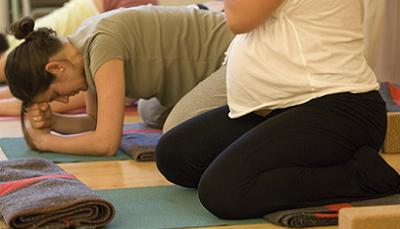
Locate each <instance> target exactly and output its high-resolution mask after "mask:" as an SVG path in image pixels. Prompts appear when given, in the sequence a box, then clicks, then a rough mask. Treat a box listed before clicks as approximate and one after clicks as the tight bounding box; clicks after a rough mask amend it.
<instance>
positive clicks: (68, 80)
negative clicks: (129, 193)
mask: <svg viewBox="0 0 400 229" xmlns="http://www.w3.org/2000/svg"><path fill="white" fill-rule="evenodd" d="M33 28H34V22H33V20H32V19H29V18H25V19H22V20H21V21H19V22H17V23H14V24H13V25H12V26H11V30H12V31H13V32H14V35H15V37H16V38H19V39H23V38H24V39H25V42H23V43H22V44H21V45H20V46H18V47H17V48H15V49H14V50H13V51H12V52H11V53H10V54H9V56H8V58H7V62H6V78H7V81H8V84H9V87H10V90H11V92H12V93H13V95H14V96H15V97H17V98H18V99H20V100H21V101H23V107H24V108H26V110H27V117H28V118H29V121H30V123H31V126H32V128H27V130H26V138H27V139H28V143H29V144H30V145H31V147H33V148H36V149H38V150H46V151H54V152H63V153H69V154H87V155H113V154H115V153H116V151H117V149H118V147H119V144H120V139H121V132H122V124H123V116H124V98H125V96H128V97H131V98H152V97H156V98H157V99H158V100H159V101H160V103H161V104H162V105H164V106H165V107H172V106H174V105H175V103H176V102H177V101H178V100H179V99H180V98H181V97H182V96H183V95H184V94H185V93H187V92H188V91H190V90H191V89H192V88H193V87H195V86H196V85H197V84H198V83H199V82H201V81H202V80H204V79H205V78H207V77H208V76H209V75H210V74H211V73H212V72H214V71H215V70H217V69H218V68H219V67H220V65H221V63H222V61H223V58H224V52H225V50H226V48H227V46H228V45H229V42H230V41H231V39H232V33H230V32H229V31H228V29H227V28H226V26H225V16H224V15H223V14H220V13H213V12H210V11H203V10H195V9H189V8H173V7H172V8H166V7H153V6H143V7H137V8H126V9H122V8H121V9H118V10H115V11H110V12H108V13H104V14H101V15H98V16H95V17H93V18H91V19H89V20H87V21H86V22H84V23H83V24H82V26H81V27H80V28H79V29H78V30H77V32H76V33H75V34H73V35H70V36H68V37H66V38H64V39H63V38H58V37H56V36H55V33H54V32H53V31H52V30H51V29H48V28H39V29H38V30H33ZM86 90H87V91H88V93H86V94H87V100H86V108H87V114H86V115H82V116H65V115H59V114H56V113H53V112H52V111H51V110H50V109H49V106H48V102H50V101H53V100H56V101H60V102H68V98H69V97H70V96H72V95H75V94H77V93H79V92H80V91H86ZM50 131H55V132H58V133H61V134H76V133H82V134H80V135H74V136H68V137H66V136H63V135H61V136H60V135H53V134H52V133H51V132H50Z"/></svg>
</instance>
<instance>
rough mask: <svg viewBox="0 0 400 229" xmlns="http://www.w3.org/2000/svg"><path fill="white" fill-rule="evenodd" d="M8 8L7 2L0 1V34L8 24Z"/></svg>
mask: <svg viewBox="0 0 400 229" xmlns="http://www.w3.org/2000/svg"><path fill="white" fill-rule="evenodd" d="M9 15H10V14H9V6H8V1H5V0H0V32H1V33H4V32H5V28H6V27H7V25H8V23H9Z"/></svg>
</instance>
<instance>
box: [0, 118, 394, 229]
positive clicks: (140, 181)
mask: <svg viewBox="0 0 400 229" xmlns="http://www.w3.org/2000/svg"><path fill="white" fill-rule="evenodd" d="M7 122H8V124H6V123H7ZM9 122H10V121H0V136H2V137H4V136H8V135H10V136H15V135H18V134H16V133H12V132H13V131H15V132H18V131H19V130H17V129H16V130H13V129H4V128H2V127H4V126H7V125H9ZM383 156H384V158H385V159H386V160H387V161H388V162H389V163H390V164H391V165H392V166H393V167H394V168H395V169H396V170H397V171H399V172H400V154H397V155H388V154H385V155H383ZM5 159H6V158H5V156H4V154H3V153H2V152H1V151H0V160H5ZM59 166H60V167H62V168H63V169H64V170H66V171H67V172H68V173H71V174H73V175H75V176H76V177H77V178H78V179H79V180H81V181H82V182H83V183H84V184H86V185H87V186H89V187H90V188H92V189H113V188H127V187H147V186H159V185H170V183H169V182H168V181H167V180H165V179H164V178H163V177H162V176H161V174H160V173H159V172H158V171H157V168H156V165H155V163H154V162H136V161H106V162H85V163H64V164H59ZM0 228H7V227H6V226H5V224H4V223H2V222H0ZM209 228H210V227H209ZM212 228H229V229H231V228H237V229H245V228H246V229H260V228H263V229H278V228H283V227H278V226H274V225H271V224H256V225H236V226H224V227H212ZM334 228H337V227H335V226H333V227H313V229H334Z"/></svg>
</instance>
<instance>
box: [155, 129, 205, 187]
mask: <svg viewBox="0 0 400 229" xmlns="http://www.w3.org/2000/svg"><path fill="white" fill-rule="evenodd" d="M176 139H177V138H176V136H175V132H174V131H171V132H168V133H166V134H164V135H163V136H162V137H161V139H160V141H159V143H158V144H157V148H156V164H157V168H158V170H159V171H160V172H161V174H162V175H163V176H164V177H165V178H166V179H167V180H168V181H170V182H172V183H174V184H177V185H181V186H184V187H188V188H194V187H197V185H198V179H199V178H196V177H198V174H197V173H196V172H195V171H193V169H191V168H192V166H191V165H190V162H189V161H190V160H189V159H188V158H187V155H188V153H185V148H184V146H185V145H184V144H182V143H180V142H179V141H177V140H176Z"/></svg>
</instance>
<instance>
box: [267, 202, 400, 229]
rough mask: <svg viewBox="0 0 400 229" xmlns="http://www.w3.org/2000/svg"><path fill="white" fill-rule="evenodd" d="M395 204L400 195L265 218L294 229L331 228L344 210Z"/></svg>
mask: <svg viewBox="0 0 400 229" xmlns="http://www.w3.org/2000/svg"><path fill="white" fill-rule="evenodd" d="M394 204H400V194H395V195H392V196H387V197H382V198H377V199H370V200H363V201H355V202H350V203H339V204H331V205H325V206H321V207H308V208H299V209H291V210H283V211H278V212H274V213H270V214H267V215H265V216H264V218H266V219H267V220H268V221H270V222H271V223H274V224H278V225H281V226H284V227H292V228H303V227H314V226H329V225H337V223H338V215H339V214H338V213H339V210H340V209H342V208H348V207H365V206H379V205H394ZM399 207H400V206H399Z"/></svg>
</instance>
